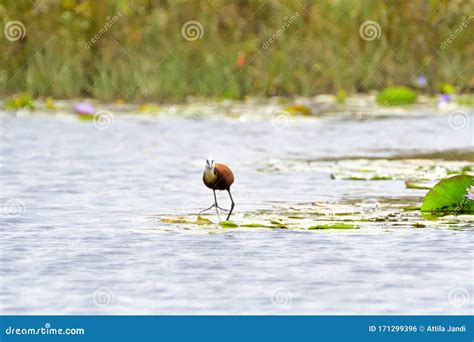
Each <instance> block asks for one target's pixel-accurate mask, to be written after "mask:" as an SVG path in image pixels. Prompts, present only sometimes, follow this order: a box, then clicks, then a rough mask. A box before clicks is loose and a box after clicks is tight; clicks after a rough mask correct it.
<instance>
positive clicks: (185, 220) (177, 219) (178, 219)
mask: <svg viewBox="0 0 474 342" xmlns="http://www.w3.org/2000/svg"><path fill="white" fill-rule="evenodd" d="M160 222H163V223H188V224H211V223H212V221H211V220H208V219H207V218H205V217H202V216H198V217H197V218H196V219H195V220H193V219H191V218H188V217H182V216H179V217H164V218H161V219H160Z"/></svg>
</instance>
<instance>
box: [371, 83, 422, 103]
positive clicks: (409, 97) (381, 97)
mask: <svg viewBox="0 0 474 342" xmlns="http://www.w3.org/2000/svg"><path fill="white" fill-rule="evenodd" d="M416 96H417V95H416V93H415V92H414V91H413V90H411V89H410V88H407V87H387V88H385V89H384V90H383V91H382V92H381V93H379V94H378V95H377V98H376V100H377V103H378V104H379V105H383V106H399V105H408V104H412V103H415V101H416Z"/></svg>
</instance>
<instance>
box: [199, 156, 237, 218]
mask: <svg viewBox="0 0 474 342" xmlns="http://www.w3.org/2000/svg"><path fill="white" fill-rule="evenodd" d="M202 181H203V182H204V184H205V185H206V186H207V187H208V188H209V189H211V190H212V191H213V192H214V204H213V205H211V206H210V207H209V208H207V209H204V210H202V211H201V212H200V213H199V215H200V214H202V213H203V212H205V211H207V210H209V209H212V208H214V207H215V208H216V212H217V216H219V211H218V209H221V210H224V211H226V209H223V208H221V207H219V206H218V205H217V197H216V190H227V192H228V193H229V197H230V201H231V203H232V204H231V206H230V211H229V215H227V219H226V221H228V220H229V218H230V215H231V214H232V210H234V206H235V203H234V200H233V199H232V194H231V193H230V186H231V185H232V183H234V174H233V173H232V171H231V169H229V167H228V166H226V165H224V164H219V163H214V160H213V159H210V158H208V159H206V168H205V169H204V174H203V175H202ZM219 217H220V216H219ZM219 219H220V218H219Z"/></svg>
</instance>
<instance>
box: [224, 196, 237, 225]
mask: <svg viewBox="0 0 474 342" xmlns="http://www.w3.org/2000/svg"><path fill="white" fill-rule="evenodd" d="M227 192H228V193H229V197H230V201H231V202H232V204H231V205H230V211H229V215H227V218H226V221H229V218H230V215H231V214H232V210H234V206H235V203H234V199H233V198H232V194H231V193H230V189H229V190H227Z"/></svg>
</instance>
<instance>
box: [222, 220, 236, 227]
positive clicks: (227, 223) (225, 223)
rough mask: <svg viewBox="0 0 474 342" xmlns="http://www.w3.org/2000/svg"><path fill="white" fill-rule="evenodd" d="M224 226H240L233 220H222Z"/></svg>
mask: <svg viewBox="0 0 474 342" xmlns="http://www.w3.org/2000/svg"><path fill="white" fill-rule="evenodd" d="M219 225H220V226H221V227H222V228H238V227H239V225H238V224H237V223H235V222H232V221H222V222H220V223H219Z"/></svg>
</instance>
